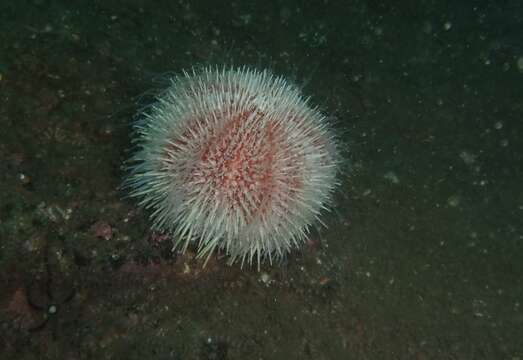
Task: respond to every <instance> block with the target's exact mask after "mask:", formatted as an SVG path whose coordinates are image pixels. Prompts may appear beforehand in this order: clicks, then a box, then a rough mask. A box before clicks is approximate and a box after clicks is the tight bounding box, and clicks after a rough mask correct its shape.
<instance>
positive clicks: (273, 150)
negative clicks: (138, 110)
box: [125, 67, 338, 266]
mask: <svg viewBox="0 0 523 360" xmlns="http://www.w3.org/2000/svg"><path fill="white" fill-rule="evenodd" d="M135 130H136V132H135V139H134V141H135V144H136V147H137V149H136V151H135V153H134V154H133V156H132V157H131V159H130V162H129V164H130V165H129V174H128V176H127V178H126V179H125V186H126V187H127V188H128V189H129V193H130V195H131V196H132V197H135V198H137V199H139V205H140V206H142V207H144V208H146V209H147V210H148V211H149V213H150V218H151V220H152V228H153V229H154V230H156V231H161V232H165V233H168V234H170V236H171V237H172V239H173V241H174V249H178V250H181V251H185V250H186V249H187V247H188V245H189V244H190V243H195V244H196V249H197V256H198V257H204V258H206V259H208V258H209V256H210V255H211V254H212V253H213V252H214V250H221V251H223V252H225V253H226V254H227V255H228V256H229V257H230V258H229V263H233V262H234V261H235V260H237V259H240V260H241V263H242V265H243V263H244V262H246V261H247V262H248V263H250V264H252V263H253V262H256V263H257V264H258V266H259V265H260V263H261V262H262V261H263V260H268V261H269V262H270V263H272V262H273V260H274V259H278V258H282V257H283V256H285V255H286V254H287V253H288V252H290V251H291V250H292V249H293V248H299V247H300V246H301V245H302V244H303V243H304V241H305V240H306V239H307V234H308V231H309V229H310V227H311V226H314V225H316V224H321V220H320V215H321V213H322V212H323V211H324V210H327V209H328V208H329V207H330V206H331V203H332V195H333V192H334V190H335V188H336V186H337V185H338V182H337V172H338V170H337V169H338V152H337V144H336V141H335V139H334V136H333V134H332V130H331V128H330V125H329V124H328V122H327V119H326V118H325V116H324V115H322V113H321V112H320V111H318V110H317V109H316V108H314V107H311V106H310V105H309V104H308V99H306V98H304V97H303V96H302V94H301V92H300V91H299V89H298V88H297V87H296V86H294V85H292V84H290V83H289V82H287V81H286V80H285V79H283V78H282V77H277V76H274V75H272V73H270V72H269V71H259V70H256V69H250V68H245V67H243V68H222V69H216V68H203V69H201V70H193V71H192V72H191V73H184V74H183V75H181V76H177V77H174V78H172V79H171V84H170V86H169V87H168V88H167V89H166V90H165V91H164V92H162V93H161V94H160V95H159V96H158V97H157V100H156V102H155V103H154V104H153V105H151V106H150V108H149V109H148V110H146V111H145V112H144V113H143V114H142V117H141V120H140V121H139V122H138V123H137V124H135Z"/></svg>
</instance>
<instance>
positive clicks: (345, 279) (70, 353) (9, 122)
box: [0, 0, 523, 360]
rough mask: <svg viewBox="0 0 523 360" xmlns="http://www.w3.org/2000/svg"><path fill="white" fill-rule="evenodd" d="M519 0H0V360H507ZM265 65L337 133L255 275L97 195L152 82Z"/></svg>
mask: <svg viewBox="0 0 523 360" xmlns="http://www.w3.org/2000/svg"><path fill="white" fill-rule="evenodd" d="M522 39H523V3H522V2H521V1H520V0H508V1H503V2H500V1H494V0H492V1H464V2H463V1H450V0H449V1H436V0H432V1H430V0H425V1H401V2H391V1H378V0H367V1H364V0H351V1H328V0H324V1H315V2H308V1H307V2H305V1H303V2H301V1H294V2H293V1H271V2H268V1H267V2H266V1H258V2H250V1H232V2H223V3H218V2H215V1H201V2H192V1H172V0H165V1H145V0H143V1H138V0H133V1H101V0H100V1H83V2H82V1H62V2H60V1H46V0H32V1H21V0H19V1H2V2H1V3H0V126H1V127H0V241H1V243H0V351H1V354H2V355H1V357H2V359H43V358H47V359H286V360H289V359H315V360H318V359H511V360H517V359H523V342H522V341H521V339H522V338H523V284H522V282H523V280H522V279H523V244H522V242H523V221H522V217H523V191H522V185H521V184H522V180H523V176H522V175H523V174H522V172H523V168H522V164H523V155H522V154H523V141H522V135H523V42H522ZM207 64H236V65H243V64H248V65H253V66H257V67H260V68H270V69H272V70H273V71H274V72H275V73H277V74H280V75H283V76H285V77H287V78H288V79H290V80H291V81H294V82H296V83H297V84H300V85H302V86H303V91H304V93H305V94H306V95H308V96H311V97H312V102H313V103H315V104H318V105H319V106H320V107H321V109H322V110H323V111H324V112H325V113H327V114H329V117H330V118H331V120H332V121H333V123H334V124H335V127H336V130H337V131H338V132H339V136H340V137H341V138H342V139H343V140H344V142H345V146H346V149H347V154H346V156H347V159H348V163H349V164H350V169H347V170H346V172H345V173H344V174H343V177H342V181H343V184H342V187H341V189H340V191H339V193H338V196H337V203H336V210H335V211H334V212H332V213H330V214H327V215H326V216H325V221H326V222H327V223H328V228H327V229H322V230H320V231H314V232H313V233H312V235H311V240H310V242H309V243H308V244H307V245H306V246H305V247H304V248H303V251H301V252H294V253H292V254H291V256H289V257H288V259H287V261H286V262H285V263H283V264H281V265H279V266H275V267H272V268H271V267H269V266H264V267H262V269H261V270H260V272H258V271H256V269H255V268H253V269H243V270H242V269H240V268H239V266H232V267H230V266H227V265H226V264H225V263H226V259H225V258H222V256H219V255H218V256H213V257H212V258H211V260H210V262H209V264H208V266H207V267H206V268H205V269H202V267H201V265H202V263H201V262H200V261H198V260H195V259H194V253H193V252H189V253H186V254H185V255H181V254H173V253H171V252H170V247H171V244H170V241H169V239H166V238H165V236H162V235H161V234H156V233H151V231H150V230H149V229H148V221H147V214H146V213H143V212H142V211H140V210H138V209H136V207H135V204H134V203H133V202H131V201H128V200H125V199H124V198H123V195H124V194H122V193H121V192H120V191H119V189H118V187H119V185H120V183H121V177H122V174H123V170H122V167H121V164H122V161H123V160H124V159H125V158H127V157H128V156H129V149H130V124H131V122H132V119H133V115H134V114H135V113H136V112H137V111H138V110H139V109H140V108H141V107H142V106H144V105H146V104H147V103H148V102H150V101H151V99H152V95H154V93H155V92H156V91H157V90H158V89H160V88H161V87H162V86H163V85H164V83H165V82H164V80H165V78H166V77H167V76H168V74H169V73H178V72H180V71H181V70H182V69H187V68H190V67H191V66H199V65H207Z"/></svg>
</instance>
